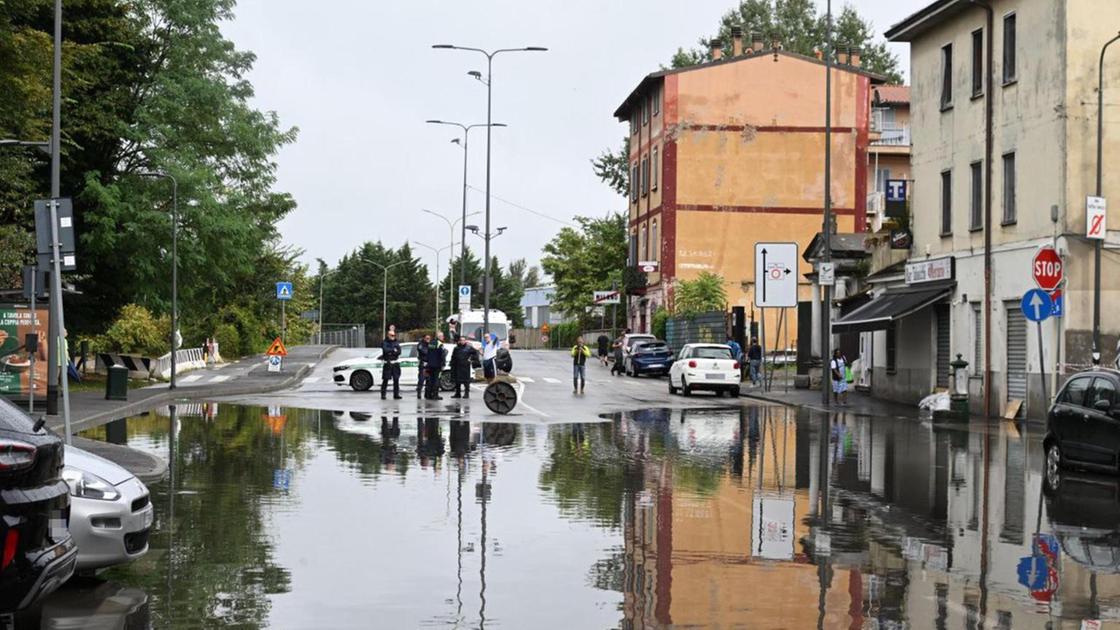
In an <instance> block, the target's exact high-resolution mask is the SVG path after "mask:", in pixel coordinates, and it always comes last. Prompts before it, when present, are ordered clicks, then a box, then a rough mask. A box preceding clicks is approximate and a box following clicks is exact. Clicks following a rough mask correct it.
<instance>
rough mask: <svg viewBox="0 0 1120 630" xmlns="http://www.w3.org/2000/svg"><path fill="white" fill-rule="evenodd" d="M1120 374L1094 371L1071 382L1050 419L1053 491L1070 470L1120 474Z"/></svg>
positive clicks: (1048, 457) (1046, 444) (1048, 466)
mask: <svg viewBox="0 0 1120 630" xmlns="http://www.w3.org/2000/svg"><path fill="white" fill-rule="evenodd" d="M1118 390H1120V371H1117V370H1111V369H1094V370H1088V371H1085V372H1079V373H1077V374H1075V375H1073V376H1071V377H1070V378H1069V380H1068V381H1066V384H1065V385H1064V386H1063V387H1062V389H1061V391H1060V392H1059V393H1058V397H1057V398H1056V399H1055V400H1054V406H1053V407H1051V408H1050V416H1049V418H1048V419H1047V425H1048V426H1047V431H1046V437H1045V438H1044V439H1043V441H1042V447H1043V448H1044V449H1045V450H1046V478H1047V482H1048V484H1049V485H1050V486H1051V488H1054V487H1055V486H1056V485H1057V482H1058V481H1059V479H1060V472H1059V471H1060V470H1061V469H1062V468H1064V467H1067V466H1078V467H1082V468H1092V469H1097V470H1104V471H1108V472H1117V470H1118V467H1117V464H1118V463H1120V462H1118V458H1120V395H1117V392H1118Z"/></svg>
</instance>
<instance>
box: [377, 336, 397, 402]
mask: <svg viewBox="0 0 1120 630" xmlns="http://www.w3.org/2000/svg"><path fill="white" fill-rule="evenodd" d="M400 358H401V344H400V343H399V342H398V341H397V327H396V326H389V332H388V333H387V334H386V335H385V340H384V341H382V342H381V361H382V365H381V400H385V393H386V392H385V390H386V389H387V388H388V386H389V379H393V398H394V399H395V400H400V399H401V364H400Z"/></svg>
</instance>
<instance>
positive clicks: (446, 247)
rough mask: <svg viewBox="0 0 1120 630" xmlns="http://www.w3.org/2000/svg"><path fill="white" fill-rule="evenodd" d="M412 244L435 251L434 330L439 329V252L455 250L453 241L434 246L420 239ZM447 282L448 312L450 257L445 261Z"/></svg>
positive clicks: (449, 302) (449, 305) (448, 305)
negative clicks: (441, 245)
mask: <svg viewBox="0 0 1120 630" xmlns="http://www.w3.org/2000/svg"><path fill="white" fill-rule="evenodd" d="M412 244H413V245H419V246H420V247H423V248H424V249H430V250H432V251H433V252H435V253H436V283H435V284H436V330H439V329H440V319H439V253H440V252H442V251H443V250H445V249H450V250H451V251H455V243H454V242H452V243H451V244H449V245H444V246H443V247H434V246H432V245H428V244H427V243H421V242H420V241H412ZM447 284H448V287H447V308H448V311H449V312H450V309H451V262H450V258H449V259H448V263H447Z"/></svg>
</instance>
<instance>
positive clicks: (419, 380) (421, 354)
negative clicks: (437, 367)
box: [416, 335, 432, 398]
mask: <svg viewBox="0 0 1120 630" xmlns="http://www.w3.org/2000/svg"><path fill="white" fill-rule="evenodd" d="M430 343H432V336H431V335H424V338H423V339H421V340H420V343H418V344H416V357H417V358H418V359H419V360H420V367H419V369H417V370H416V397H417V398H419V397H421V396H422V395H424V384H425V382H426V381H427V369H428V344H430Z"/></svg>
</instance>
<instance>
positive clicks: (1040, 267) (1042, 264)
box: [1031, 247, 1062, 291]
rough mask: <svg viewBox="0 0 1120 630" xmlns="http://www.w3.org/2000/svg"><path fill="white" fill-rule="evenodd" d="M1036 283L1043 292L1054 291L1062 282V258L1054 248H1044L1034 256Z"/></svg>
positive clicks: (1033, 272)
mask: <svg viewBox="0 0 1120 630" xmlns="http://www.w3.org/2000/svg"><path fill="white" fill-rule="evenodd" d="M1031 273H1032V274H1033V275H1034V282H1035V284H1037V285H1038V288H1040V289H1042V290H1043V291H1053V290H1054V289H1057V288H1058V285H1059V284H1061V282H1062V257H1061V256H1059V255H1058V252H1056V251H1054V248H1052V247H1044V248H1042V249H1040V250H1038V253H1037V254H1035V255H1034V262H1033V264H1032V265H1031Z"/></svg>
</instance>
